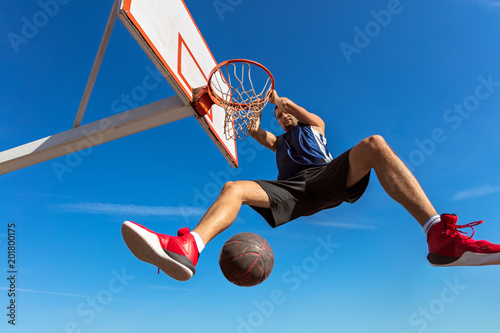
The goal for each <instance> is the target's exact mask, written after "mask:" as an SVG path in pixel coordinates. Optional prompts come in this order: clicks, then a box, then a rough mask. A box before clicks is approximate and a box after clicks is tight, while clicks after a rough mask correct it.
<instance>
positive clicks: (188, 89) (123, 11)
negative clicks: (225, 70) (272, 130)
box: [118, 0, 238, 166]
mask: <svg viewBox="0 0 500 333" xmlns="http://www.w3.org/2000/svg"><path fill="white" fill-rule="evenodd" d="M118 17H119V18H120V20H121V22H122V23H123V24H124V25H125V27H126V28H127V30H128V31H129V32H130V33H131V34H132V36H133V37H134V38H135V40H136V41H137V42H138V43H139V45H140V46H141V47H142V49H143V50H144V51H145V52H146V54H147V55H148V56H149V58H150V59H151V60H152V61H153V63H154V64H155V66H156V67H157V68H158V70H159V71H160V72H161V73H162V74H163V76H164V77H165V78H166V79H167V81H168V83H169V84H170V85H171V86H172V88H173V89H174V90H175V92H176V93H177V94H178V96H179V97H180V98H181V99H182V100H183V102H184V103H186V104H192V102H193V89H195V88H199V87H201V86H205V85H206V84H207V79H208V75H209V74H210V71H211V70H212V69H213V68H214V67H215V66H216V65H217V62H216V61H215V59H214V57H213V55H212V52H211V51H210V49H209V48H208V46H207V43H206V42H205V39H204V38H203V36H202V35H201V33H200V30H199V29H198V27H197V26H196V23H195V22H194V20H193V17H192V16H191V14H190V12H189V10H188V9H187V7H186V4H185V3H184V1H183V0H123V1H122V2H121V4H120V9H119V13H118ZM224 116H225V115H224V110H223V108H221V107H220V106H217V105H213V106H212V108H211V109H210V110H209V111H208V112H207V114H206V115H204V116H201V117H197V119H198V121H199V122H200V124H201V125H202V127H203V128H204V129H205V131H207V133H208V134H209V136H210V137H211V138H212V140H213V141H214V142H215V143H216V144H217V147H218V148H219V150H220V151H221V152H222V153H223V154H224V156H225V157H226V159H227V160H228V162H229V163H230V164H231V165H232V166H238V157H237V151H236V142H235V141H234V140H231V139H227V138H226V137H225V135H224Z"/></svg>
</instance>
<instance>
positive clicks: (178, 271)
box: [122, 221, 194, 281]
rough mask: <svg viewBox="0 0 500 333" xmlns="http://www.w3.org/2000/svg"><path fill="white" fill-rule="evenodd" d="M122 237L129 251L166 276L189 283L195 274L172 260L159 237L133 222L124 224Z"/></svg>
mask: <svg viewBox="0 0 500 333" xmlns="http://www.w3.org/2000/svg"><path fill="white" fill-rule="evenodd" d="M122 236H123V240H124V241H125V244H127V247H128V248H129V250H130V251H131V252H132V253H133V254H134V255H135V256H136V257H137V258H138V259H139V260H142V261H144V262H147V263H148V264H151V265H154V266H156V267H158V268H159V269H161V270H162V271H163V272H164V273H165V274H167V275H168V276H170V277H171V278H173V279H176V280H179V281H187V280H189V279H190V278H191V277H193V274H194V273H193V272H192V271H191V270H190V269H189V268H188V267H186V266H184V265H183V264H181V263H179V262H177V261H175V260H174V259H172V258H170V257H169V256H168V255H167V254H166V253H165V251H164V250H163V248H162V247H161V244H160V240H159V239H158V236H156V235H155V234H154V233H151V232H149V231H147V230H145V229H143V228H141V227H139V226H138V225H136V224H135V223H133V222H130V221H126V222H124V223H123V224H122Z"/></svg>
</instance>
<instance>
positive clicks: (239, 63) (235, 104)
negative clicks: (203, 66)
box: [198, 59, 274, 140]
mask: <svg viewBox="0 0 500 333" xmlns="http://www.w3.org/2000/svg"><path fill="white" fill-rule="evenodd" d="M273 89H274V78H273V75H272V74H271V72H270V71H269V70H268V69H267V68H265V67H264V66H262V65H261V64H259V63H257V62H255V61H251V60H245V59H234V60H228V61H224V62H222V63H220V64H219V65H217V66H216V67H215V68H214V69H213V70H212V72H211V73H210V75H209V77H208V82H207V87H206V88H205V89H204V90H203V92H202V93H204V94H208V96H209V97H210V99H211V100H212V101H213V103H215V104H217V105H219V106H221V107H222V108H224V111H225V118H224V135H225V136H226V139H227V140H229V139H233V140H236V139H240V140H241V139H243V138H245V137H246V136H248V135H249V133H248V126H249V125H250V124H251V123H252V122H254V121H255V120H257V119H258V118H259V117H260V114H261V112H262V109H264V107H265V106H266V104H267V101H268V98H269V96H270V95H271V92H272V91H273ZM198 97H199V99H200V98H202V97H200V96H198ZM208 108H209V107H208ZM205 109H207V108H206V107H205Z"/></svg>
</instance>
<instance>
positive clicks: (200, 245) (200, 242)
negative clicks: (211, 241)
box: [191, 231, 205, 253]
mask: <svg viewBox="0 0 500 333" xmlns="http://www.w3.org/2000/svg"><path fill="white" fill-rule="evenodd" d="M191 235H193V237H194V241H195V242H196V247H197V248H198V252H199V253H201V251H202V250H203V249H204V248H205V243H203V239H201V236H200V235H198V234H197V233H196V232H194V231H191Z"/></svg>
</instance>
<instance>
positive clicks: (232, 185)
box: [222, 181, 245, 197]
mask: <svg viewBox="0 0 500 333" xmlns="http://www.w3.org/2000/svg"><path fill="white" fill-rule="evenodd" d="M222 192H223V193H225V194H230V195H231V196H239V197H241V196H242V195H243V194H244V193H245V189H244V185H243V183H242V182H241V181H234V182H232V181H229V182H227V183H225V184H224V186H223V187H222Z"/></svg>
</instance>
